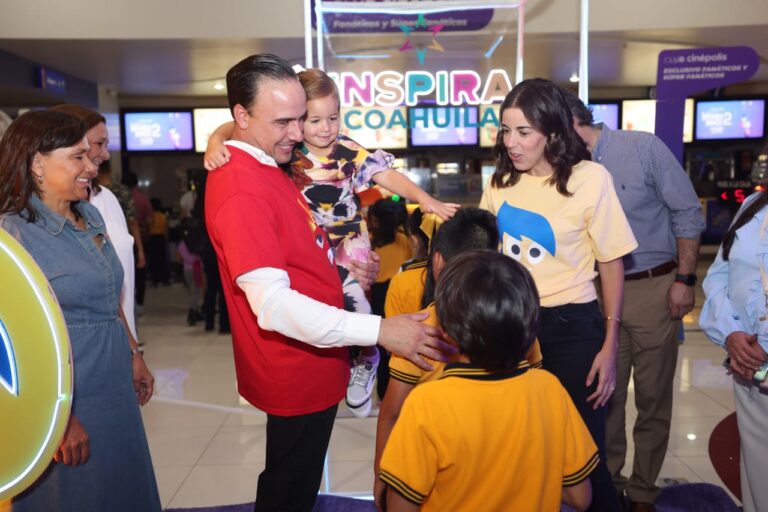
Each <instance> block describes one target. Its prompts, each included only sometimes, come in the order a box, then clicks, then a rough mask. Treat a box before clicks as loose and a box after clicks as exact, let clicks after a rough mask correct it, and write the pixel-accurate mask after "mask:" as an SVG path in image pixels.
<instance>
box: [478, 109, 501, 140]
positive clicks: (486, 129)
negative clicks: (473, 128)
mask: <svg viewBox="0 0 768 512" xmlns="http://www.w3.org/2000/svg"><path fill="white" fill-rule="evenodd" d="M500 107H501V105H499V104H498V103H496V104H492V105H482V106H481V107H480V123H478V124H479V125H480V147H481V148H492V147H493V146H495V145H496V136H497V135H498V133H499V125H501V122H500V120H499V108H500Z"/></svg>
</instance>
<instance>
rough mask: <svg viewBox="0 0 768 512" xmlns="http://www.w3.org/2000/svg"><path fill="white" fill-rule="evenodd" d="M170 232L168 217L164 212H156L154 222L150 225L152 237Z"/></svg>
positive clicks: (153, 217) (153, 216)
mask: <svg viewBox="0 0 768 512" xmlns="http://www.w3.org/2000/svg"><path fill="white" fill-rule="evenodd" d="M167 231H168V216H167V215H165V214H164V213H163V212H158V211H155V213H154V214H153V215H152V222H151V223H150V225H149V234H150V235H164V234H165V233H166V232H167Z"/></svg>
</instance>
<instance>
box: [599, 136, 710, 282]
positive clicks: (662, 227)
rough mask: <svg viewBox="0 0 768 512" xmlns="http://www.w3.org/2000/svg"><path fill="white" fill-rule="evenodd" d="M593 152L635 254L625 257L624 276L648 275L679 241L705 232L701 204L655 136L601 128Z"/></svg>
mask: <svg viewBox="0 0 768 512" xmlns="http://www.w3.org/2000/svg"><path fill="white" fill-rule="evenodd" d="M598 127H599V128H600V129H601V134H600V137H599V139H598V141H597V144H596V145H595V148H594V150H593V152H592V159H593V160H594V161H596V162H599V163H601V164H603V165H604V166H605V167H606V168H607V169H608V171H609V172H610V173H611V175H612V176H613V183H614V186H615V187H616V193H617V195H618V196H619V201H620V202H621V206H622V208H623V209H624V213H625V214H626V216H627V220H628V221H629V225H630V226H631V227H632V232H633V233H634V234H635V238H636V239H637V243H638V244H639V245H638V247H637V249H635V250H634V251H632V252H631V253H630V254H628V255H627V256H625V257H624V271H625V272H626V273H628V274H629V273H634V272H638V271H641V270H648V269H651V268H653V267H656V266H658V265H661V264H662V263H665V262H667V261H669V260H673V259H676V258H677V242H676V239H677V238H690V239H695V238H698V237H699V236H700V235H701V233H702V231H704V227H705V223H704V217H703V216H702V213H701V204H700V203H699V198H698V197H697V196H696V192H695V191H694V190H693V185H691V181H690V179H688V175H687V174H686V173H685V171H684V170H683V168H682V167H681V166H680V164H679V163H678V161H677V159H676V158H675V157H674V155H673V154H672V152H671V151H670V150H669V148H667V146H666V145H665V144H664V142H662V141H661V139H659V138H658V137H656V136H655V135H653V134H650V133H645V132H635V131H626V130H611V129H610V128H608V127H607V126H605V125H604V124H600V125H598Z"/></svg>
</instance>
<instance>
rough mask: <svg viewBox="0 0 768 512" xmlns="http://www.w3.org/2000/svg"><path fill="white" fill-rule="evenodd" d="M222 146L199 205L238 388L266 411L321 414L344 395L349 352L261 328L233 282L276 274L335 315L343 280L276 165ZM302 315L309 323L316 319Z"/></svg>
mask: <svg viewBox="0 0 768 512" xmlns="http://www.w3.org/2000/svg"><path fill="white" fill-rule="evenodd" d="M228 146H229V149H230V153H231V155H232V158H231V160H230V162H229V163H228V164H226V165H225V166H223V167H222V168H221V169H219V170H217V171H216V172H214V173H211V174H210V176H209V177H208V186H207V190H206V198H205V201H206V225H207V227H208V230H209V233H210V236H211V242H212V243H213V246H214V249H215V250H216V256H217V258H218V261H219V266H220V271H221V275H222V284H223V287H224V294H225V297H226V299H227V306H228V309H229V312H230V321H231V326H232V341H233V347H234V356H235V370H236V373H237V385H238V391H239V392H240V394H241V395H242V396H243V397H244V398H245V399H246V400H248V401H249V402H250V403H251V404H253V405H254V406H256V407H258V408H259V409H262V410H264V411H265V412H267V413H269V414H274V415H279V416H295V415H301V414H309V413H313V412H318V411H321V410H325V409H327V408H328V407H330V406H332V405H334V404H336V403H338V402H339V401H340V400H341V399H342V398H343V397H344V394H345V392H346V387H347V381H348V380H349V356H348V350H347V349H346V348H344V347H335V346H328V347H327V348H321V347H318V346H314V345H310V344H308V343H305V342H302V341H298V340H297V339H293V338H289V337H288V336H286V335H284V334H281V332H285V331H284V330H281V332H278V331H276V330H267V329H264V328H262V327H261V325H260V323H259V321H258V319H257V317H256V315H255V314H254V312H253V311H252V308H251V305H250V304H249V301H248V298H247V296H246V293H245V292H244V290H243V289H241V288H240V287H239V286H238V283H237V282H236V280H238V278H241V277H242V276H244V275H247V274H250V273H252V272H253V271H255V270H256V271H258V270H257V269H272V270H273V271H274V272H279V271H282V272H285V273H286V274H287V276H288V279H289V280H290V288H291V290H293V291H295V292H298V293H299V294H301V295H303V296H305V297H308V298H309V299H314V300H315V301H317V302H319V303H322V304H323V305H329V306H334V307H335V308H338V309H339V310H340V309H341V308H343V300H342V289H341V282H340V281H339V276H338V273H337V272H336V267H335V265H334V264H333V262H332V254H331V250H330V246H329V244H328V240H327V239H326V236H325V233H324V232H323V230H322V229H321V228H320V227H319V226H318V225H317V224H316V222H315V220H314V218H313V216H312V213H311V212H310V210H309V208H308V207H307V203H306V201H305V200H304V198H303V197H302V195H301V192H300V191H299V190H298V189H297V188H296V186H295V185H294V183H293V182H292V181H291V179H290V178H289V177H288V176H287V175H286V174H285V173H284V172H283V171H282V170H281V169H280V168H278V167H277V166H275V165H274V164H272V165H270V164H269V163H265V161H261V160H260V159H259V158H257V156H258V155H259V154H260V153H259V151H258V150H257V149H256V148H253V147H246V146H247V145H245V144H242V143H240V144H234V143H230V144H228ZM265 160H266V159H265ZM327 309H329V310H330V309H332V308H327ZM323 311H325V310H323ZM323 311H321V313H322V312H323ZM342 313H344V312H343V311H340V313H339V314H342ZM304 314H306V317H307V321H308V322H309V321H313V318H314V317H315V316H317V315H315V314H314V313H312V314H311V313H310V312H309V311H306V313H304Z"/></svg>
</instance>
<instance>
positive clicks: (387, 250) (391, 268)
mask: <svg viewBox="0 0 768 512" xmlns="http://www.w3.org/2000/svg"><path fill="white" fill-rule="evenodd" d="M374 252H375V253H376V254H378V255H379V258H381V262H380V267H379V275H378V276H376V282H377V283H385V282H387V281H389V280H390V279H392V278H393V277H395V276H396V275H397V272H398V271H399V270H400V266H401V265H402V264H403V263H405V262H406V261H408V260H409V259H411V258H412V257H413V248H412V247H411V241H410V240H409V239H408V236H407V235H406V234H405V233H403V232H402V231H398V232H396V233H395V239H394V240H393V241H392V243H391V244H387V245H385V246H383V247H376V248H375V249H374Z"/></svg>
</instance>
